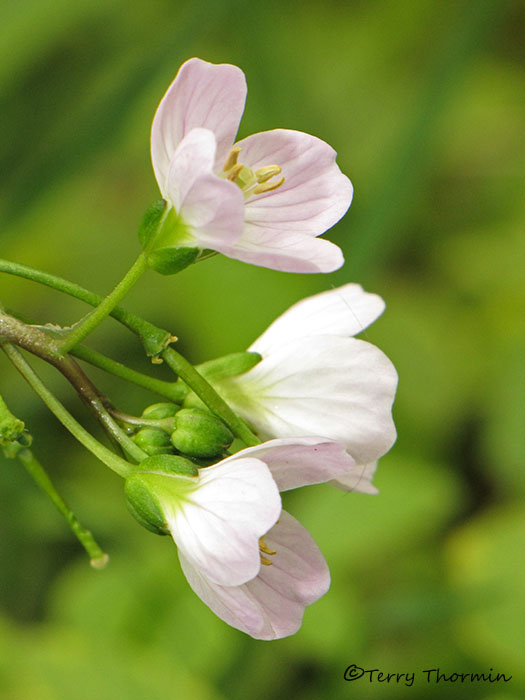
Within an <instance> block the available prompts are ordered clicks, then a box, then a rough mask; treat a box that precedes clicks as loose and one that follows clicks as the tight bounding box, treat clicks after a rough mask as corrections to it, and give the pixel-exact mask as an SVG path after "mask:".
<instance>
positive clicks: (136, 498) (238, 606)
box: [126, 437, 353, 639]
mask: <svg viewBox="0 0 525 700" xmlns="http://www.w3.org/2000/svg"><path fill="white" fill-rule="evenodd" d="M151 459H153V458H150V460H151ZM162 459H164V460H165V459H166V457H165V456H164V457H162ZM168 459H169V458H168ZM352 464H353V460H352V459H351V458H350V457H349V456H348V455H347V454H346V453H345V449H344V446H343V445H338V444H337V443H334V442H329V441H327V440H324V439H320V438H313V437H307V438H297V439H285V440H272V441H269V442H267V443H263V444H261V445H257V446H256V447H250V448H247V449H244V450H241V451H240V452H238V453H236V454H235V455H233V456H231V457H228V458H226V459H223V460H222V461H221V462H219V463H218V464H215V465H213V466H211V467H206V468H203V469H200V470H199V471H198V474H196V475H194V476H191V475H181V474H177V473H166V472H164V473H163V472H162V470H160V469H157V468H156V467H153V468H152V470H151V471H147V470H146V471H144V472H142V471H140V468H138V471H137V472H136V473H134V474H133V475H132V476H131V477H129V478H128V483H127V484H126V493H127V494H128V500H129V502H130V504H131V505H132V510H134V512H135V514H137V510H139V516H141V517H139V519H140V520H141V521H142V522H144V520H147V519H148V516H149V515H150V514H151V513H154V514H155V515H156V518H157V519H156V522H155V523H154V524H155V526H156V527H157V528H158V529H160V530H161V531H164V532H169V533H170V534H171V535H172V537H173V539H174V541H175V543H176V545H177V548H178V553H179V559H180V563H181V566H182V569H183V571H184V574H185V576H186V578H187V579H188V582H189V584H190V586H191V587H192V588H193V590H194V591H195V593H196V594H197V595H198V596H199V597H200V598H201V599H202V600H203V601H204V603H206V605H208V606H209V607H210V608H211V609H212V610H213V612H214V613H215V614H216V615H217V616H218V617H220V618H221V619H223V620H224V621H225V622H227V623H228V624H230V625H231V626H232V627H236V628H237V629H240V630H242V631H243V632H246V633H247V634H249V635H251V636H252V637H255V638H256V639H277V638H280V637H285V636H288V635H291V634H294V633H295V632H296V631H297V630H298V629H299V627H300V626H301V622H302V618H303V613H304V609H305V608H306V606H308V605H310V604H312V603H314V602H315V601H316V600H318V599H319V598H320V597H321V596H322V595H324V594H325V593H326V591H327V590H328V588H329V585H330V574H329V571H328V566H327V564H326V562H325V560H324V558H323V556H322V554H321V552H320V550H319V548H318V547H317V545H316V544H315V542H314V541H313V539H312V537H311V536H310V534H309V533H308V532H307V530H305V528H303V527H302V525H300V524H299V523H298V522H297V521H296V520H295V519H294V518H292V516H291V515H289V514H288V513H286V512H285V511H283V510H282V509H281V499H280V496H279V491H286V490H288V489H292V488H298V487H300V486H305V485H308V484H316V483H321V482H325V481H329V480H330V479H333V478H336V477H338V476H340V475H343V474H344V473H345V472H347V471H348V469H349V468H350V467H351V465H352ZM130 487H131V488H130ZM145 494H146V495H145ZM144 502H147V503H148V504H149V510H147V511H144V510H140V508H141V505H140V504H141V503H142V504H143V503H144ZM152 502H153V507H151V503H152Z"/></svg>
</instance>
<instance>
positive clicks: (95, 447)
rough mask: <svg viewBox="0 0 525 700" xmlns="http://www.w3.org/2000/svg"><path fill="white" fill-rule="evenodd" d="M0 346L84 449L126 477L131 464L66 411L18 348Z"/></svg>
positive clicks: (131, 466)
mask: <svg viewBox="0 0 525 700" xmlns="http://www.w3.org/2000/svg"><path fill="white" fill-rule="evenodd" d="M0 347H1V348H2V350H3V351H4V352H5V354H6V355H7V356H8V358H9V359H10V360H11V362H12V363H13V365H14V366H15V367H16V368H17V370H18V371H19V372H20V374H21V375H22V376H23V377H24V379H25V380H26V381H27V383H28V384H29V386H30V387H31V388H32V389H33V391H34V392H35V393H36V394H38V396H39V397H40V398H41V399H42V401H43V402H44V403H45V404H46V406H47V407H48V408H49V410H50V411H51V413H53V414H54V415H55V416H56V418H58V420H59V421H60V422H61V423H62V425H63V426H64V427H65V428H67V430H69V432H70V433H71V434H72V435H73V436H74V437H75V438H76V439H77V440H78V441H79V442H80V443H82V445H84V447H85V448H86V449H88V450H89V451H90V452H91V453H92V454H94V455H95V457H97V458H98V459H100V461H101V462H103V463H104V464H105V465H106V466H107V467H109V468H110V469H112V470H113V471H114V472H116V473H117V474H118V475H119V476H122V477H123V478H126V477H127V476H128V475H129V474H130V473H131V472H132V471H133V465H131V464H130V463H129V462H126V461H125V460H124V459H122V458H121V457H118V456H117V455H115V454H114V453H113V452H111V450H108V448H107V447H104V445H102V444H101V443H100V442H99V441H98V440H96V439H95V438H94V437H93V436H92V435H91V434H90V433H88V431H87V430H85V428H83V427H82V426H81V425H80V423H78V421H76V420H75V419H74V418H73V416H72V415H71V414H70V413H69V411H67V409H66V408H65V407H64V406H63V405H62V404H61V403H60V401H59V400H58V399H57V398H56V397H55V396H54V395H53V394H52V393H51V392H50V391H49V389H48V388H47V387H46V386H45V384H44V383H43V382H42V380H41V379H40V377H39V376H38V375H37V374H36V372H35V371H34V370H33V368H32V367H31V366H30V365H29V364H28V363H27V362H26V360H25V358H24V357H23V355H22V353H21V352H20V350H18V348H17V347H16V346H14V345H12V344H11V343H5V342H4V343H1V344H0Z"/></svg>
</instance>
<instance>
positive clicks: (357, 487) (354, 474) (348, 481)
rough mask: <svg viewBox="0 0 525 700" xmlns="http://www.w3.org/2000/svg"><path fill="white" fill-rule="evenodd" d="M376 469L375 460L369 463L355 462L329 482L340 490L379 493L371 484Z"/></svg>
mask: <svg viewBox="0 0 525 700" xmlns="http://www.w3.org/2000/svg"><path fill="white" fill-rule="evenodd" d="M376 469H377V462H370V463H369V464H356V465H355V466H353V467H352V469H351V470H350V471H349V472H348V473H347V474H345V475H344V476H339V477H337V479H334V480H333V481H331V482H330V483H331V484H332V486H336V487H337V488H338V489H340V490H341V491H357V492H358V493H368V494H372V495H375V494H376V493H379V491H378V490H377V488H376V487H375V486H374V485H373V484H372V477H373V476H374V474H375V472H376Z"/></svg>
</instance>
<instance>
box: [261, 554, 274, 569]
mask: <svg viewBox="0 0 525 700" xmlns="http://www.w3.org/2000/svg"><path fill="white" fill-rule="evenodd" d="M260 557H261V564H264V566H271V565H272V563H273V562H271V561H270V560H269V559H267V558H266V557H263V555H262V554H261V555H260Z"/></svg>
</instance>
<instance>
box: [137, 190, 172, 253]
mask: <svg viewBox="0 0 525 700" xmlns="http://www.w3.org/2000/svg"><path fill="white" fill-rule="evenodd" d="M167 207H168V203H167V202H166V201H164V200H163V199H159V200H158V201H157V202H153V204H152V205H151V206H150V207H148V209H146V212H145V214H144V216H143V217H142V221H141V222H140V226H139V241H140V245H141V246H142V247H143V248H146V247H147V246H148V245H149V243H150V241H151V240H152V238H153V236H155V234H156V233H157V231H158V230H159V226H160V224H161V222H162V217H163V216H164V214H165V212H166V209H167Z"/></svg>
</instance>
